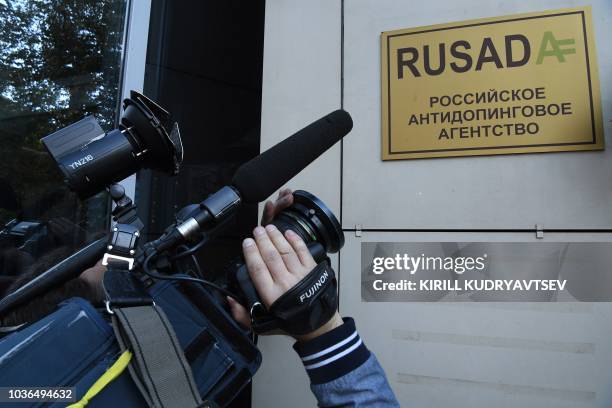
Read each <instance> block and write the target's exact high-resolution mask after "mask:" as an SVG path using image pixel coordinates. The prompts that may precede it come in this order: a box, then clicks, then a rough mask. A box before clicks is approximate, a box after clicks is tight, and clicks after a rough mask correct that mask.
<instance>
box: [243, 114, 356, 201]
mask: <svg viewBox="0 0 612 408" xmlns="http://www.w3.org/2000/svg"><path fill="white" fill-rule="evenodd" d="M352 128H353V120H352V119H351V116H350V115H349V114H348V112H346V111H344V110H337V111H334V112H332V113H330V114H329V115H327V116H324V117H322V118H321V119H319V120H317V121H315V122H313V123H311V124H310V125H308V126H306V127H305V128H303V129H302V130H299V131H298V132H297V133H295V134H294V135H292V136H290V137H288V138H287V139H285V140H283V141H282V142H280V143H278V144H276V145H274V146H272V147H271V148H270V149H268V150H266V151H265V152H263V153H262V154H260V155H259V156H257V157H255V158H254V159H252V160H250V161H248V162H246V163H245V164H243V165H242V166H240V168H239V169H238V170H237V171H236V174H234V178H233V180H232V184H233V185H234V187H236V188H237V189H238V191H239V192H240V196H241V197H242V201H243V202H246V203H257V202H260V201H263V200H265V199H266V198H267V197H269V196H270V195H272V194H273V193H274V192H275V191H276V190H278V189H279V188H281V187H282V186H283V185H285V183H287V181H289V180H290V179H292V178H293V177H294V176H296V175H297V174H298V173H299V172H301V171H302V170H303V169H304V168H305V167H306V166H308V165H309V164H310V163H312V162H313V161H314V160H315V159H316V158H317V157H319V156H321V155H322V154H323V153H325V151H326V150H327V149H329V148H330V147H332V146H333V145H334V144H335V143H336V142H338V141H339V140H340V139H342V138H343V137H344V136H345V135H346V134H347V133H349V132H350V131H351V129H352Z"/></svg>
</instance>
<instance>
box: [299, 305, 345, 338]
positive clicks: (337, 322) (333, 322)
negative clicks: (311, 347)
mask: <svg viewBox="0 0 612 408" xmlns="http://www.w3.org/2000/svg"><path fill="white" fill-rule="evenodd" d="M343 324H344V321H343V320H342V317H340V313H338V312H336V313H334V315H333V316H332V318H331V319H329V320H328V321H327V323H325V324H324V325H323V326H321V327H319V328H318V329H316V330H314V331H312V332H310V333H307V334H302V335H296V336H293V337H294V338H295V339H296V340H297V341H298V342H301V343H303V342H306V341H309V340H313V339H316V338H317V337H319V336H322V335H324V334H325V333H328V332H330V331H332V330H334V329H335V328H336V327H340V326H342V325H343Z"/></svg>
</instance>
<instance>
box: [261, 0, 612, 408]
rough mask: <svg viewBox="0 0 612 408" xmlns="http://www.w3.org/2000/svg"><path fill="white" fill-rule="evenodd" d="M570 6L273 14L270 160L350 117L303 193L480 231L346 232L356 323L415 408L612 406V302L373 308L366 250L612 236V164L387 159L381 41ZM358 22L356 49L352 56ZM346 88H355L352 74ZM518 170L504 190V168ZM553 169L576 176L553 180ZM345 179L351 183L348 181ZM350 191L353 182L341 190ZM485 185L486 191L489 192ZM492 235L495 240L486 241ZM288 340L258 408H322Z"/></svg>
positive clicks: (608, 61) (369, 224)
mask: <svg viewBox="0 0 612 408" xmlns="http://www.w3.org/2000/svg"><path fill="white" fill-rule="evenodd" d="M590 4H591V5H592V7H593V16H594V17H593V18H594V26H595V31H596V39H595V40H596V46H597V53H598V59H599V73H600V81H601V92H602V103H603V114H604V131H605V135H606V139H607V142H608V144H610V143H611V142H612V141H611V140H610V138H611V137H612V128H611V119H612V74H611V73H612V47H610V46H609V44H608V42H607V41H609V39H610V38H612V29H611V23H612V2H610V0H594V1H592V2H591V3H590ZM582 5H585V3H582V2H576V1H561V0H540V1H536V0H532V1H519V0H510V1H491V0H463V1H455V0H431V1H429V2H417V1H406V0H345V1H344V7H343V11H344V13H342V2H341V1H340V0H309V1H299V0H267V2H266V29H265V45H264V47H265V50H264V78H263V110H262V150H264V149H266V148H267V147H269V146H271V145H273V144H274V143H276V142H278V141H280V140H282V139H283V138H285V137H287V136H289V135H290V134H292V133H293V132H294V131H296V130H298V129H299V128H301V127H303V126H304V125H306V124H308V123H309V122H311V121H313V120H314V119H317V118H319V117H321V116H323V115H324V114H326V113H328V112H330V111H332V110H334V109H337V108H339V107H340V106H341V102H343V106H344V108H345V109H346V110H348V111H349V112H350V113H351V115H352V116H353V119H354V122H355V127H354V130H353V132H351V134H350V135H349V136H347V138H346V139H345V141H344V144H343V147H342V149H341V148H340V146H336V147H335V148H334V149H332V150H331V151H330V152H328V153H326V154H325V155H324V156H323V157H322V158H320V159H319V160H317V161H316V162H315V164H313V165H312V166H311V167H310V168H309V169H307V170H306V171H304V172H303V173H302V174H300V175H299V176H298V177H296V178H295V179H294V180H293V181H292V182H291V183H290V185H289V186H290V187H292V188H300V189H305V190H309V191H311V192H313V193H314V194H316V195H318V196H320V197H321V198H322V199H323V200H324V201H325V202H326V203H327V204H328V205H330V207H331V208H332V209H333V210H334V211H335V212H336V214H338V215H339V214H340V203H342V209H341V210H342V221H343V228H345V229H353V228H354V227H355V225H357V224H361V225H363V226H364V227H365V228H371V229H374V230H376V229H409V228H419V229H437V228H445V229H464V230H467V231H464V232H447V233H440V232H438V233H434V232H426V233H418V234H417V233H414V232H393V233H391V232H382V231H379V232H376V231H374V232H368V233H363V234H362V235H361V237H357V236H356V235H355V234H354V233H353V232H350V231H349V232H346V239H347V243H346V245H345V247H344V249H343V250H342V251H341V255H340V258H341V268H340V269H339V275H340V299H341V312H342V313H343V314H346V315H351V316H353V317H355V318H356V320H357V325H358V328H359V329H360V332H361V334H362V337H363V338H364V340H365V342H366V344H367V345H368V346H369V347H370V348H371V349H372V350H373V351H374V352H375V353H376V354H377V356H378V357H379V359H380V361H381V363H382V364H383V366H384V368H385V370H386V372H387V374H388V377H389V380H390V381H391V384H392V386H393V388H394V390H395V392H396V393H397V396H398V398H399V399H400V401H401V402H402V405H403V406H408V407H409V406H418V407H445V406H452V407H457V408H464V407H465V408H468V407H469V408H481V407H482V408H485V407H486V408H489V407H491V406H495V407H496V408H511V407H512V408H514V407H518V406H520V407H534V408H535V407H538V408H540V407H545V408H546V407H555V408H570V407H571V408H575V407H578V408H582V407H597V408H604V407H610V406H612V368H611V367H612V342H611V341H610V338H612V324H610V322H612V305H611V304H604V303H601V304H586V303H580V304H569V303H558V304H532V303H527V304H525V303H523V304H503V303H480V304H473V303H470V304H468V303H438V304H416V303H385V304H383V303H380V304H375V303H364V302H362V301H361V296H360V265H359V262H360V243H361V242H367V241H434V242H435V241H463V242H466V241H502V242H503V241H519V242H529V241H534V240H535V233H532V232H528V233H514V234H509V233H504V232H495V230H496V229H508V228H531V227H532V226H533V225H534V224H536V223H538V224H544V227H545V228H547V227H548V228H559V227H563V228H568V229H580V228H587V227H588V228H607V229H612V211H610V208H612V183H611V180H612V178H611V177H612V150H610V149H609V150H607V151H605V152H598V153H561V154H531V155H522V156H498V157H481V158H456V159H434V160H417V161H401V162H384V163H383V162H382V161H381V160H380V130H379V129H380V86H379V70H380V49H379V35H380V32H381V31H386V30H391V29H398V28H408V27H417V26H421V25H428V24H438V23H445V22H452V21H461V20H466V19H472V18H479V17H491V16H501V15H506V14H513V13H520V12H531V11H540V10H547V9H555V8H562V7H576V6H582ZM342 22H344V44H342V42H341V39H342ZM342 65H343V68H344V70H343V72H344V81H343V88H342V81H341V71H342V70H341V68H342ZM500 168H503V169H506V172H505V173H504V174H503V184H501V185H500V174H499V173H497V172H498V169H500ZM551 169H562V170H563V171H562V172H561V174H560V173H559V171H551ZM341 172H342V173H341ZM341 178H342V184H341ZM475 181H477V183H474V182H475ZM481 228H487V229H492V230H493V231H492V232H488V233H482V232H476V231H473V232H471V231H469V230H470V229H481ZM544 239H545V240H546V241H553V242H554V241H572V240H575V241H587V242H588V241H612V234H609V233H597V234H593V233H573V234H551V233H545V237H544ZM291 343H292V342H291V341H290V340H289V339H286V338H262V339H261V349H262V353H263V357H264V363H263V366H262V369H261V370H260V372H258V374H257V375H256V377H255V379H254V397H253V399H254V406H255V407H271V406H289V405H290V406H295V407H311V406H314V405H315V401H314V399H313V398H312V396H311V395H310V392H309V389H308V382H307V377H306V375H305V373H304V371H303V368H302V367H301V363H300V361H299V359H298V358H297V356H296V355H295V353H294V352H293V350H292V349H291Z"/></svg>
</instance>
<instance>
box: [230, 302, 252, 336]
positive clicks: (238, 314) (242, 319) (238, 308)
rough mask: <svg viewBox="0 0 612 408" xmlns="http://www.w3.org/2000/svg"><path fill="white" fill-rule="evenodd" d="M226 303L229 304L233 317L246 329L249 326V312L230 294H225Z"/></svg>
mask: <svg viewBox="0 0 612 408" xmlns="http://www.w3.org/2000/svg"><path fill="white" fill-rule="evenodd" d="M226 299H227V303H228V304H229V307H230V311H231V312H232V316H233V317H234V319H235V320H236V321H237V322H238V323H240V324H241V325H242V326H244V327H246V328H247V329H250V328H251V317H250V316H249V312H247V310H246V309H245V308H244V306H242V305H241V304H240V303H238V302H237V301H236V300H235V299H234V298H232V297H230V296H226Z"/></svg>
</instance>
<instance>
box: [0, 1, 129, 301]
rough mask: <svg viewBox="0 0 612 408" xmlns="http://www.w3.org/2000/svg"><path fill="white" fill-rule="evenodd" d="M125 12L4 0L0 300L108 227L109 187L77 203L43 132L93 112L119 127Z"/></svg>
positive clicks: (112, 6) (0, 14)
mask: <svg viewBox="0 0 612 408" xmlns="http://www.w3.org/2000/svg"><path fill="white" fill-rule="evenodd" d="M125 13H126V1H113V0H98V1H88V0H68V1H52V0H37V1H26V0H0V228H2V226H4V228H3V229H2V232H1V234H0V297H1V296H2V292H3V290H5V289H6V286H7V285H8V284H10V277H13V276H16V275H18V274H19V273H21V272H22V271H23V270H24V269H26V268H27V267H28V266H29V265H31V264H32V263H33V262H35V261H36V260H38V259H40V258H41V257H42V256H43V255H45V254H47V253H49V252H50V251H58V250H59V248H61V249H62V251H63V252H64V253H65V252H66V251H73V250H74V249H76V248H78V247H81V246H83V245H84V244H85V243H87V242H90V241H92V240H93V239H95V238H96V237H98V236H99V235H100V234H101V233H103V232H104V231H105V229H106V227H107V225H108V211H109V200H108V197H107V196H106V194H105V193H101V194H99V195H97V196H96V197H93V198H91V199H89V200H87V201H85V202H81V201H79V200H78V199H77V198H76V195H74V194H73V193H71V192H70V191H69V190H68V189H67V188H66V187H65V186H64V184H63V181H62V176H61V174H60V171H59V170H58V169H57V167H56V166H55V164H54V162H53V160H52V159H51V157H50V156H49V155H48V154H47V152H46V150H45V149H44V147H43V145H42V143H41V142H40V139H41V138H42V137H44V136H46V135H48V134H50V133H52V132H54V131H56V130H58V129H60V128H62V127H64V126H67V125H69V124H71V123H73V122H75V121H77V120H79V119H82V118H83V116H85V115H88V114H93V115H95V116H96V118H97V119H98V121H99V122H100V124H101V125H102V127H103V128H104V130H105V131H107V130H110V129H112V128H113V127H114V123H115V118H116V112H117V108H118V103H119V83H120V73H121V65H122V46H123V35H124V25H125Z"/></svg>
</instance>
